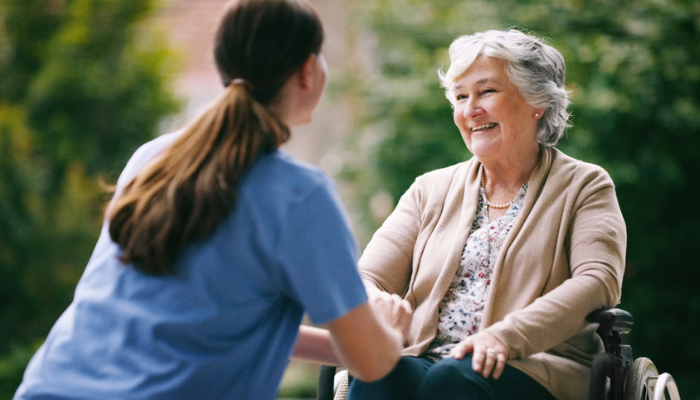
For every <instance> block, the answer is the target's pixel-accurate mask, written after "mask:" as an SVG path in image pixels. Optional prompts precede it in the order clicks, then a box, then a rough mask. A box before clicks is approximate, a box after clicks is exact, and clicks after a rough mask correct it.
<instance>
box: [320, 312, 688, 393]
mask: <svg viewBox="0 0 700 400" xmlns="http://www.w3.org/2000/svg"><path fill="white" fill-rule="evenodd" d="M587 319H588V321H589V322H591V323H597V324H598V329H597V331H596V332H597V333H598V336H600V338H601V339H602V340H603V346H604V347H605V352H604V353H600V354H597V355H596V356H595V357H594V358H593V362H592V365H591V384H590V394H589V399H590V400H662V399H663V400H666V399H670V400H680V394H679V393H678V387H677V386H676V382H675V381H674V380H673V377H672V376H671V375H670V374H669V373H662V374H659V372H658V370H657V369H656V366H655V365H654V363H652V362H651V360H650V359H648V358H645V357H639V358H636V359H635V358H634V357H633V356H632V347H631V346H629V345H625V344H622V336H623V335H625V334H627V333H629V332H630V331H631V330H632V324H633V318H632V315H631V314H630V313H628V312H627V311H625V310H621V309H619V308H612V309H603V310H598V311H594V312H593V313H591V314H590V315H589V316H588V318H587ZM351 380H352V377H349V376H348V374H347V370H343V371H340V372H339V373H337V374H336V367H331V366H327V365H322V366H321V369H320V373H319V382H318V397H317V399H318V400H344V399H345V398H346V396H347V391H348V386H349V382H350V381H351Z"/></svg>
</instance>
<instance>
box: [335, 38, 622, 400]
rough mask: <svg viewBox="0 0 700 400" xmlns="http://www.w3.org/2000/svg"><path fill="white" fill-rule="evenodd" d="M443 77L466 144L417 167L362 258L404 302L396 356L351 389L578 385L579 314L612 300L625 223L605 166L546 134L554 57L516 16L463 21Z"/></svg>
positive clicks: (519, 391)
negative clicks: (405, 316) (445, 160)
mask: <svg viewBox="0 0 700 400" xmlns="http://www.w3.org/2000/svg"><path fill="white" fill-rule="evenodd" d="M450 58H451V64H450V67H449V69H448V70H447V72H445V73H442V72H440V79H441V81H442V85H443V87H444V88H445V93H446V95H447V98H448V99H449V100H450V102H451V103H452V105H453V106H454V122H455V124H456V125H457V128H458V129H459V132H460V133H461V135H462V138H463V139H464V142H465V144H466V145H467V148H468V149H469V151H470V152H471V153H472V154H473V157H472V158H471V159H470V160H468V161H466V162H463V163H460V164H457V165H454V166H451V167H448V168H444V169H440V170H436V171H432V172H429V173H427V174H425V175H423V176H421V177H419V178H417V179H416V181H415V182H414V184H413V185H412V186H411V188H410V189H409V190H408V191H407V192H406V193H405V194H404V195H403V196H402V198H401V200H400V201H399V204H398V205H397V207H396V209H395V210H394V212H393V213H392V214H391V216H389V218H388V219H387V220H386V221H385V223H384V224H383V226H382V227H381V228H380V229H379V230H378V231H377V232H376V234H375V235H374V237H373V238H372V240H371V242H370V243H369V244H368V246H367V248H366V250H365V252H364V254H363V256H362V258H361V260H360V270H361V271H360V272H361V276H362V278H363V280H364V283H365V286H367V288H368V290H370V291H377V290H379V291H385V292H389V293H393V294H399V295H401V296H403V297H404V298H405V299H407V300H408V301H409V302H410V303H411V304H412V306H413V308H414V310H415V311H414V315H413V321H412V324H411V327H410V333H409V335H408V346H407V347H406V348H405V350H404V352H403V357H402V359H401V361H400V362H399V364H398V365H397V367H396V368H395V369H394V370H393V371H392V373H391V374H389V375H388V376H387V377H385V378H384V379H382V380H380V381H377V382H374V383H364V382H360V381H357V380H355V381H354V382H353V383H352V384H351V387H350V393H349V397H350V398H351V399H360V400H366V399H416V398H418V399H441V400H444V399H499V400H503V399H516V398H517V399H548V398H550V399H551V398H558V399H585V398H587V396H588V385H589V382H588V381H589V377H590V363H591V360H592V358H593V356H594V355H595V354H596V353H597V352H600V351H602V344H601V341H600V339H599V338H598V337H597V336H596V334H595V326H593V325H589V324H588V323H587V322H586V316H587V315H588V314H589V313H590V312H592V311H594V310H596V309H599V308H603V307H612V306H615V305H616V304H618V302H619V300H620V292H621V284H622V276H623V272H624V256H625V247H626V231H625V224H624V220H623V218H622V214H621V212H620V208H619V205H618V202H617V199H616V195H615V188H614V185H613V182H612V180H611V179H610V177H609V176H608V174H607V173H606V172H605V171H604V170H603V169H602V168H600V167H598V166H595V165H591V164H587V163H584V162H581V161H578V160H575V159H573V158H571V157H568V156H566V155H565V154H563V153H562V152H560V151H558V150H556V149H555V148H554V146H555V145H556V144H557V142H558V140H559V138H560V137H561V136H562V134H563V132H564V130H565V129H566V128H567V126H568V123H567V121H568V117H569V113H568V112H567V106H568V103H569V101H568V92H567V90H566V88H565V86H564V71H565V66H564V60H563V58H562V56H561V54H560V53H559V52H558V51H557V50H556V49H554V48H553V47H551V46H549V45H547V44H545V43H543V42H542V41H541V40H539V39H538V38H536V37H533V36H531V35H528V34H525V33H522V32H519V31H516V30H508V31H488V32H483V33H476V34H473V35H468V36H462V37H460V38H458V39H456V40H455V41H454V43H453V44H452V45H451V47H450Z"/></svg>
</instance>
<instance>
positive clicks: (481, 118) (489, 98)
mask: <svg viewBox="0 0 700 400" xmlns="http://www.w3.org/2000/svg"><path fill="white" fill-rule="evenodd" d="M453 93H454V96H455V104H454V121H455V124H456V125H457V128H459V131H460V132H461V134H462V139H464V143H465V144H466V145H467V148H468V149H469V151H470V152H471V153H472V154H474V156H476V157H477V158H478V159H479V160H480V161H481V162H489V161H493V162H508V161H513V160H517V159H519V158H521V157H527V156H529V155H531V154H532V152H533V151H534V152H535V153H537V152H538V151H539V146H538V144H537V120H538V119H539V118H540V117H541V116H542V111H543V110H542V109H539V108H535V107H532V106H530V105H528V104H527V103H526V102H525V100H523V98H522V97H521V96H520V93H519V92H518V89H517V88H516V87H515V86H514V85H513V84H512V83H510V80H509V79H508V75H507V73H506V70H505V61H504V60H501V59H499V58H492V57H487V56H484V55H480V56H478V57H477V58H476V60H474V62H473V63H472V65H471V66H470V67H469V68H468V69H467V70H466V71H465V72H464V74H462V75H461V76H460V77H459V78H457V79H456V80H455V82H454V88H453ZM536 113H538V115H537V116H535V114H536Z"/></svg>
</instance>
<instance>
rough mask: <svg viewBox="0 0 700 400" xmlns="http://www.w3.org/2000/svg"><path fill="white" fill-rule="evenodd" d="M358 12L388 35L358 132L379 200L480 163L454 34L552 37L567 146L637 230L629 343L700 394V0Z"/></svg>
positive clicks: (460, 4) (446, 4)
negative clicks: (470, 139) (451, 89)
mask: <svg viewBox="0 0 700 400" xmlns="http://www.w3.org/2000/svg"><path fill="white" fill-rule="evenodd" d="M358 12H359V15H360V17H361V18H362V20H363V21H365V22H367V23H368V24H369V26H370V28H371V30H372V31H373V32H374V33H375V34H376V36H377V41H376V49H375V51H374V53H375V57H376V58H375V59H376V66H377V70H376V73H375V74H373V75H372V74H370V77H369V79H367V81H366V82H367V84H366V85H365V86H364V91H365V92H364V94H363V96H364V97H366V104H367V110H366V112H365V114H366V116H367V117H366V118H367V123H366V124H364V125H363V126H361V127H360V129H361V130H362V131H363V132H364V135H358V136H360V137H364V138H365V139H366V138H367V136H372V139H371V140H361V141H358V142H357V143H359V146H366V147H367V148H364V149H360V150H364V151H363V152H358V153H364V154H367V157H366V159H357V161H356V162H355V163H352V162H349V163H348V168H346V172H347V175H346V177H348V179H352V180H354V181H355V182H356V183H358V185H357V186H358V187H361V188H363V189H362V190H363V194H364V196H365V198H366V202H367V204H371V202H372V199H373V198H375V197H377V196H378V195H379V194H382V193H386V192H388V193H390V194H391V196H392V198H393V199H398V197H399V196H400V195H401V194H402V193H403V192H404V191H405V190H406V189H407V188H408V186H409V185H410V184H411V183H412V182H413V179H414V178H415V177H416V176H418V175H419V174H421V173H423V172H426V171H428V170H431V169H434V168H437V167H441V166H447V165H450V164H453V163H455V162H458V161H462V160H464V159H466V158H468V157H469V154H468V152H467V150H466V148H465V146H464V144H463V143H462V141H461V138H460V136H459V133H458V131H457V129H456V128H455V127H454V125H453V123H452V115H451V110H450V105H449V103H448V102H447V100H446V99H445V98H444V97H443V95H442V90H441V89H440V87H439V82H438V78H437V74H436V69H437V68H439V67H440V66H443V65H444V66H447V64H448V63H449V59H448V57H447V51H446V50H447V47H448V46H449V44H450V43H451V42H452V40H453V39H454V38H456V37H458V36H459V35H463V34H467V33H472V32H476V31H481V30H486V29H507V28H509V27H512V26H515V27H518V28H520V29H526V30H528V31H530V32H532V33H533V34H535V35H537V36H543V37H548V38H550V43H551V44H552V45H553V46H555V47H556V48H558V49H559V50H560V51H561V52H562V53H563V54H564V57H565V59H566V61H567V67H568V71H567V82H568V87H569V88H570V89H571V90H572V91H573V98H572V101H573V106H572V111H573V113H574V118H573V123H574V127H573V128H572V129H571V130H570V131H569V132H568V134H567V136H566V137H565V138H563V139H562V141H561V143H560V145H559V147H560V148H561V149H562V150H563V151H564V152H566V153H568V154H570V155H572V156H574V157H577V158H579V159H582V160H586V161H590V162H594V163H597V164H599V165H602V166H603V167H605V168H606V169H607V170H608V171H609V172H610V174H611V175H612V177H613V179H614V181H615V182H616V185H617V193H618V197H619V200H620V204H621V207H622V211H623V213H624V215H625V219H626V221H627V225H628V231H629V242H628V252H627V271H626V276H625V282H624V286H623V302H622V305H621V306H622V307H624V308H626V309H628V310H629V311H631V312H632V313H633V314H634V316H635V319H636V321H637V323H636V326H637V327H636V329H635V330H634V331H633V333H632V335H631V336H630V338H629V340H630V341H631V343H632V345H633V347H634V350H635V353H636V355H637V356H647V357H650V358H652V360H653V361H654V362H655V363H656V364H657V366H658V367H659V368H660V369H661V370H665V371H669V372H671V373H672V374H673V375H674V377H675V378H676V380H677V381H678V382H679V386H680V389H681V393H682V394H683V395H684V398H700V381H698V379H697V376H698V375H700V347H698V346H697V345H695V341H694V336H695V333H696V332H698V330H699V329H700V324H699V320H698V315H700V297H698V295H697V294H696V292H697V289H696V287H695V285H696V284H697V282H700V268H698V261H697V259H696V258H695V255H696V253H695V251H694V249H695V248H696V247H697V245H698V243H699V240H698V239H700V234H699V233H698V230H697V227H698V226H700V216H699V215H698V214H697V213H694V212H693V211H692V210H693V209H692V202H693V201H694V200H695V199H697V198H698V195H699V194H700V193H699V191H700V190H699V189H698V185H697V176H699V175H700V164H699V163H698V160H699V159H700V150H699V149H700V46H698V43H700V2H697V1H693V0H685V1H684V0H668V1H663V2H662V1H656V0H635V1H629V0H623V1H617V2H610V1H606V0H592V1H585V2H584V1H577V0H550V1H541V0H504V1H498V2H490V1H480V0H469V1H466V0H465V1H457V2H455V1H452V0H430V1H428V0H378V1H376V2H372V3H371V5H368V4H363V9H362V10H360V11H358ZM367 165H369V166H370V168H367V167H366V166H367ZM684 206H685V207H684ZM367 209H368V210H369V209H370V208H369V207H367ZM379 222H381V218H378V220H374V221H370V224H372V228H376V224H377V223H379Z"/></svg>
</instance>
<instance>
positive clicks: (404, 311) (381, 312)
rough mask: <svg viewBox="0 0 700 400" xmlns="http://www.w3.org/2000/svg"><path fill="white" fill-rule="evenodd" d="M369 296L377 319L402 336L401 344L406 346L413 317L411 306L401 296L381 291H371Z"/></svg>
mask: <svg viewBox="0 0 700 400" xmlns="http://www.w3.org/2000/svg"><path fill="white" fill-rule="evenodd" d="M368 296H369V304H370V307H372V310H373V311H374V313H375V315H376V316H377V318H378V319H379V320H381V321H383V322H385V323H386V324H388V325H389V326H390V327H391V328H393V329H394V330H396V331H398V332H399V333H400V334H401V335H402V342H401V343H403V344H404V345H405V344H406V340H407V339H406V338H407V337H408V330H409V328H410V326H411V319H412V316H413V311H412V309H411V304H410V303H409V302H408V301H406V300H404V299H402V298H401V296H399V295H396V294H389V293H386V292H381V291H371V292H369V293H368Z"/></svg>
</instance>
